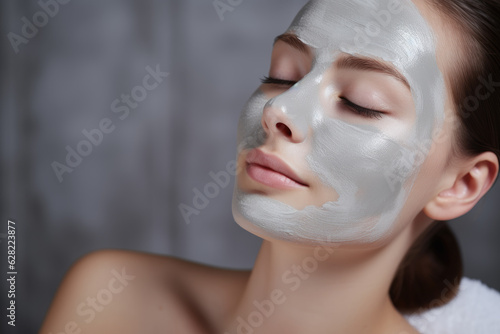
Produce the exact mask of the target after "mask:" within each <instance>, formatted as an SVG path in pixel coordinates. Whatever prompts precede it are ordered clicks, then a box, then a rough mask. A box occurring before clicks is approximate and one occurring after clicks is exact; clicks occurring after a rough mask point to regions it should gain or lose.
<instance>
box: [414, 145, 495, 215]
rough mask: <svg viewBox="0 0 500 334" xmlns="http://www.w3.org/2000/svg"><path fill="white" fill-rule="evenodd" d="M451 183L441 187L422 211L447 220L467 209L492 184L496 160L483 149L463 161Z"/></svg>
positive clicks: (473, 204) (471, 206)
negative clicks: (444, 187)
mask: <svg viewBox="0 0 500 334" xmlns="http://www.w3.org/2000/svg"><path fill="white" fill-rule="evenodd" d="M463 165H464V168H462V169H460V170H458V171H457V172H456V176H455V177H454V178H453V183H452V184H451V186H449V187H447V188H446V189H443V190H441V191H440V192H439V193H438V194H437V195H436V196H435V197H434V198H433V199H432V200H431V201H430V202H429V203H427V205H426V206H425V207H424V213H425V214H426V215H427V216H428V217H430V218H432V219H434V220H450V219H454V218H457V217H460V216H462V215H464V214H466V213H467V212H469V211H470V210H471V209H472V208H473V207H474V206H475V205H476V203H477V202H478V201H479V200H480V199H481V198H482V197H483V196H484V194H486V192H487V191H488V190H489V189H490V188H491V186H492V185H493V183H494V181H495V178H496V177H497V174H498V168H499V166H498V159H497V157H496V155H495V154H494V153H492V152H484V153H481V154H480V155H478V156H475V157H474V158H472V159H471V160H469V161H466V162H464V163H463Z"/></svg>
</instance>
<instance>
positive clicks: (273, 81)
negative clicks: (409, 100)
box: [260, 76, 383, 119]
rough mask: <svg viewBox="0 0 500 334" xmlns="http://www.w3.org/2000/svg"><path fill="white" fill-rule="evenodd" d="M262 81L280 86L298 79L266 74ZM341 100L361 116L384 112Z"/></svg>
mask: <svg viewBox="0 0 500 334" xmlns="http://www.w3.org/2000/svg"><path fill="white" fill-rule="evenodd" d="M260 81H261V82H262V83H263V84H271V85H279V86H293V85H295V84H296V83H297V81H292V80H283V79H277V78H272V77H268V76H264V77H263V78H262V79H260ZM340 101H341V102H342V104H343V105H344V106H346V107H347V108H349V109H351V110H352V111H354V112H355V113H357V114H359V115H361V116H365V117H370V118H376V119H381V118H382V114H383V112H381V111H377V110H373V109H369V108H365V107H361V106H358V105H357V104H355V103H352V102H351V101H349V100H348V99H346V98H345V97H342V96H341V97H340Z"/></svg>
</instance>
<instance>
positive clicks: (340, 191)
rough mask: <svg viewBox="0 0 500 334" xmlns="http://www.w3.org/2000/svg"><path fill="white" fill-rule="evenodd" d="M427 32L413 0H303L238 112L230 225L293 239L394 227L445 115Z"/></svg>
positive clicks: (373, 238) (335, 237) (359, 236)
mask: <svg viewBox="0 0 500 334" xmlns="http://www.w3.org/2000/svg"><path fill="white" fill-rule="evenodd" d="M435 42H436V41H435V37H434V33H433V31H432V29H431V27H430V26H429V25H428V23H427V21H426V20H425V19H424V18H423V17H422V15H421V14H420V12H419V9H417V7H416V6H415V5H414V4H413V2H411V1H410V0H400V1H398V0H383V1H327V0H313V1H310V2H309V3H308V4H307V5H306V6H305V7H304V8H303V9H302V10H301V12H300V13H299V14H298V15H297V17H296V18H295V20H294V21H293V23H292V24H291V26H290V28H289V29H288V30H287V32H286V33H285V34H284V35H282V36H280V37H278V38H277V40H276V43H275V45H274V49H273V53H272V59H271V68H270V71H269V77H268V78H267V79H265V80H264V83H263V84H262V85H261V86H260V87H259V89H258V90H257V91H256V92H255V93H254V95H253V96H252V97H251V98H250V100H249V101H248V103H247V105H246V106H245V108H244V110H243V111H242V114H241V116H240V121H239V127H238V164H239V167H240V169H239V170H240V171H241V172H240V173H239V174H238V177H237V183H236V186H235V191H234V195H233V214H234V216H235V219H236V221H237V222H238V224H240V225H241V226H242V227H244V228H245V229H247V230H249V231H251V232H253V233H255V234H257V235H259V236H261V237H264V238H273V239H279V240H286V241H294V242H301V243H314V242H318V241H319V242H349V243H373V242H377V241H380V240H382V239H384V238H386V237H388V236H389V235H391V233H393V232H394V231H395V227H396V226H398V225H400V224H398V222H400V221H402V220H403V217H405V220H407V218H408V217H407V215H405V214H402V211H403V208H406V207H408V204H405V203H407V202H410V201H407V200H408V198H409V195H410V193H411V190H412V188H413V186H414V184H415V181H416V179H417V177H418V175H419V171H420V169H421V166H422V163H423V162H424V160H425V159H426V158H427V156H428V151H429V148H430V143H431V139H432V137H433V134H435V133H436V132H439V131H440V130H441V128H442V124H443V119H444V107H445V100H446V91H445V85H444V81H443V76H442V75H441V72H440V70H439V68H438V65H437V61H436V46H435ZM405 211H408V212H410V211H411V212H415V208H407V209H406V210H405ZM417 212H418V211H417Z"/></svg>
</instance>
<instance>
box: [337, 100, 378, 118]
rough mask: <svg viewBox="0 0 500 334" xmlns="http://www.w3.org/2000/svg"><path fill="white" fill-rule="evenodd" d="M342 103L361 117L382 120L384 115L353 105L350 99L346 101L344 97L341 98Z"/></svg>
mask: <svg viewBox="0 0 500 334" xmlns="http://www.w3.org/2000/svg"><path fill="white" fill-rule="evenodd" d="M340 101H341V103H342V104H343V105H344V106H346V107H347V108H349V109H350V110H352V111H354V112H355V113H357V114H359V115H361V116H364V117H370V118H376V119H381V118H382V115H383V114H384V113H383V112H381V111H377V110H373V109H368V108H365V107H361V106H358V105H357V104H355V103H352V102H351V101H349V100H348V99H346V98H345V97H342V96H341V97H340Z"/></svg>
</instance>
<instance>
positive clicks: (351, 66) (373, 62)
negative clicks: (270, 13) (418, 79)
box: [274, 33, 410, 89]
mask: <svg viewBox="0 0 500 334" xmlns="http://www.w3.org/2000/svg"><path fill="white" fill-rule="evenodd" d="M278 41H282V42H285V43H287V44H288V45H290V46H291V47H293V48H294V49H297V50H299V51H300V52H302V53H305V54H309V52H310V51H309V47H308V46H307V45H306V44H304V43H303V42H302V41H301V40H300V39H299V38H298V37H297V36H296V35H294V34H292V33H284V34H282V35H279V36H278V37H276V38H275V39H274V44H276V42H278ZM335 67H336V68H337V69H347V70H361V71H372V72H378V73H382V74H386V75H389V76H391V77H393V78H395V79H397V80H398V81H400V82H402V83H403V84H404V85H405V86H406V87H407V88H408V89H410V84H409V83H408V81H407V80H406V79H405V77H404V76H403V75H402V74H401V73H400V72H399V71H398V70H396V69H395V68H394V67H393V66H392V65H389V64H387V63H385V62H383V61H380V60H377V59H374V58H368V57H361V56H353V55H350V54H345V55H342V56H340V58H339V59H338V60H337V61H336V63H335Z"/></svg>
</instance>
